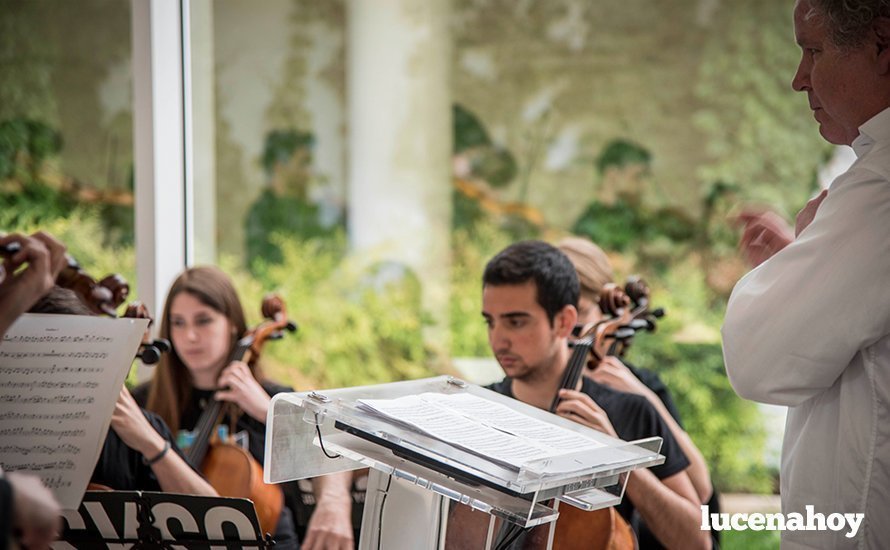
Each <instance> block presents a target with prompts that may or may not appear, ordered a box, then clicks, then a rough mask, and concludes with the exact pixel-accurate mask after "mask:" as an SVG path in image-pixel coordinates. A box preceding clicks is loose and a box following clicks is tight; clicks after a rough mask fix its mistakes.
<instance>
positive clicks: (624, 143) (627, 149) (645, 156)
mask: <svg viewBox="0 0 890 550" xmlns="http://www.w3.org/2000/svg"><path fill="white" fill-rule="evenodd" d="M651 162H652V153H650V152H649V150H648V149H646V148H645V147H643V146H642V145H640V144H638V143H634V142H632V141H628V140H625V139H615V140H612V141H610V142H609V143H608V144H606V146H605V147H604V148H603V151H602V152H601V153H600V155H599V156H598V157H597V159H596V169H597V171H598V172H599V173H600V175H603V174H605V173H606V170H608V169H609V168H623V167H625V166H628V165H632V164H637V165H640V166H643V167H645V168H646V169H647V170H648V168H649V164H650V163H651Z"/></svg>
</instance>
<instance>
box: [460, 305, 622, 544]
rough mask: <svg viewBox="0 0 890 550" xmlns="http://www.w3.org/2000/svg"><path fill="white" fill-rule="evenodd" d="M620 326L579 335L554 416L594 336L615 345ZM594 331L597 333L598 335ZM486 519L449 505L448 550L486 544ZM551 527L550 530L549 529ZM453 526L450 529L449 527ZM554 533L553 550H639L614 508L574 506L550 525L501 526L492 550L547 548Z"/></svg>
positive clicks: (552, 407)
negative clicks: (484, 542)
mask: <svg viewBox="0 0 890 550" xmlns="http://www.w3.org/2000/svg"><path fill="white" fill-rule="evenodd" d="M622 324H623V323H614V324H613V325H611V326H608V327H607V326H605V325H603V324H598V325H596V326H590V327H587V328H586V330H585V331H584V332H583V334H580V336H579V337H578V338H577V339H576V340H574V341H573V342H572V354H571V356H570V358H569V361H568V364H567V365H566V368H565V370H564V371H563V377H562V379H561V381H560V387H559V388H558V390H557V393H556V395H555V397H554V398H553V401H552V403H551V405H550V407H549V408H548V410H549V411H550V412H551V413H554V414H555V413H556V408H557V406H558V405H559V403H560V402H561V399H560V397H559V390H561V389H571V390H574V389H576V388H577V387H578V384H579V383H580V381H581V376H582V374H583V371H584V368H585V365H586V364H587V362H588V358H589V357H590V356H591V354H592V347H593V346H594V344H595V342H596V338H597V334H598V335H599V337H600V338H602V339H603V340H604V341H614V334H613V332H614V331H615V329H616V328H617V327H620V326H621V325H622ZM597 329H598V332H597ZM488 524H489V523H488V516H487V515H485V514H482V513H479V512H475V513H474V512H473V510H472V509H471V508H470V507H469V506H467V505H464V504H458V503H453V504H452V506H451V511H450V513H449V519H448V533H447V535H446V539H445V540H446V549H448V550H469V548H475V546H471V545H472V544H474V543H477V542H478V541H484V540H485V537H486V534H487V531H488ZM551 525H552V527H551ZM452 526H454V527H452ZM550 529H553V544H552V548H553V549H554V550H576V549H577V550H582V549H583V550H633V549H636V548H637V540H636V536H635V535H634V532H633V530H632V529H631V527H630V525H628V523H627V522H626V521H625V520H624V518H622V517H621V515H620V514H618V512H617V511H616V510H615V508H613V507H609V508H603V509H600V510H594V511H586V510H582V509H580V508H576V507H575V506H571V505H565V506H560V507H559V517H558V518H557V520H556V522H555V523H554V524H546V525H541V526H538V527H534V528H531V529H526V528H522V527H520V526H518V525H515V524H505V523H501V526H500V528H499V530H498V532H497V536H496V539H495V540H494V541H493V543H492V548H495V549H498V550H502V549H507V548H514V547H515V548H522V549H523V550H538V549H542V548H547V543H548V539H549V535H550Z"/></svg>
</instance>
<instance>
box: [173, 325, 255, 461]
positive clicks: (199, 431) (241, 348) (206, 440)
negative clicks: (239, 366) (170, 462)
mask: <svg viewBox="0 0 890 550" xmlns="http://www.w3.org/2000/svg"><path fill="white" fill-rule="evenodd" d="M253 341H254V339H253V335H250V334H249V335H247V336H245V337H244V338H242V339H240V340H238V343H237V344H235V349H234V350H232V354H231V355H230V356H229V360H228V362H227V363H226V364H227V365H228V364H229V363H231V362H232V361H240V360H242V359H244V355H245V354H246V353H247V351H248V350H249V349H250V346H252V345H253ZM223 404H224V403H223V402H222V401H217V400H216V399H214V400H213V402H211V403H210V404H209V405H208V406H207V408H206V409H204V412H202V413H201V417H200V418H199V419H198V423H197V424H196V425H195V430H194V431H195V439H194V441H192V444H191V446H190V447H189V449H188V451H187V452H186V453H185V455H186V459H188V462H189V464H191V465H192V466H193V467H194V468H196V469H198V470H200V468H201V464H202V463H203V462H204V457H205V456H207V449H208V448H209V447H210V438H211V437H213V431H214V430H215V429H216V426H217V424H218V423H219V419H220V416H222V408H223Z"/></svg>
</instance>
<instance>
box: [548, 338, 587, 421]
mask: <svg viewBox="0 0 890 550" xmlns="http://www.w3.org/2000/svg"><path fill="white" fill-rule="evenodd" d="M592 346H593V336H583V337H581V338H578V339H577V340H575V341H574V343H573V347H572V355H571V357H569V362H568V364H567V365H566V369H565V371H563V373H562V381H561V382H560V384H559V390H573V389H575V388H576V387H577V386H578V380H580V379H581V373H583V372H584V365H586V364H587V354H589V353H590V348H591V347H592ZM559 390H557V391H556V396H555V397H554V398H553V402H552V403H551V404H550V409H549V410H550V412H552V413H555V412H556V407H558V406H559V403H560V401H562V400H561V399H560V398H559Z"/></svg>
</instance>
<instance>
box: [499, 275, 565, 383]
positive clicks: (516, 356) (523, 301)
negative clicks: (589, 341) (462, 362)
mask: <svg viewBox="0 0 890 550" xmlns="http://www.w3.org/2000/svg"><path fill="white" fill-rule="evenodd" d="M536 295H537V289H536V287H535V284H534V282H531V281H530V282H528V283H524V284H520V285H502V286H490V285H486V286H485V287H484V288H483V289H482V316H483V317H484V318H485V322H486V323H487V324H488V343H489V344H490V345H491V350H492V351H493V352H494V355H495V357H496V358H497V360H498V363H499V364H500V365H501V368H503V369H504V374H506V375H507V376H509V377H510V378H513V379H515V380H534V379H537V378H542V377H546V375H547V374H548V373H549V372H552V371H553V370H555V369H558V368H560V367H561V366H562V365H558V364H556V363H557V359H558V355H559V350H560V348H561V347H562V348H564V347H565V346H566V341H565V338H566V337H567V336H568V332H569V331H571V327H572V326H573V325H574V318H575V317H574V316H573V315H570V316H571V317H572V319H570V320H569V319H567V318H566V315H567V313H566V311H567V310H568V309H571V311H572V312H574V308H570V307H569V306H567V308H566V309H564V310H563V312H560V313H559V314H557V316H556V318H555V319H554V323H553V326H551V324H550V321H549V319H548V318H547V312H546V311H545V310H544V308H543V307H541V305H540V304H538V302H537V299H536ZM568 321H571V324H569V325H567V324H566V323H567V322H568Z"/></svg>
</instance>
